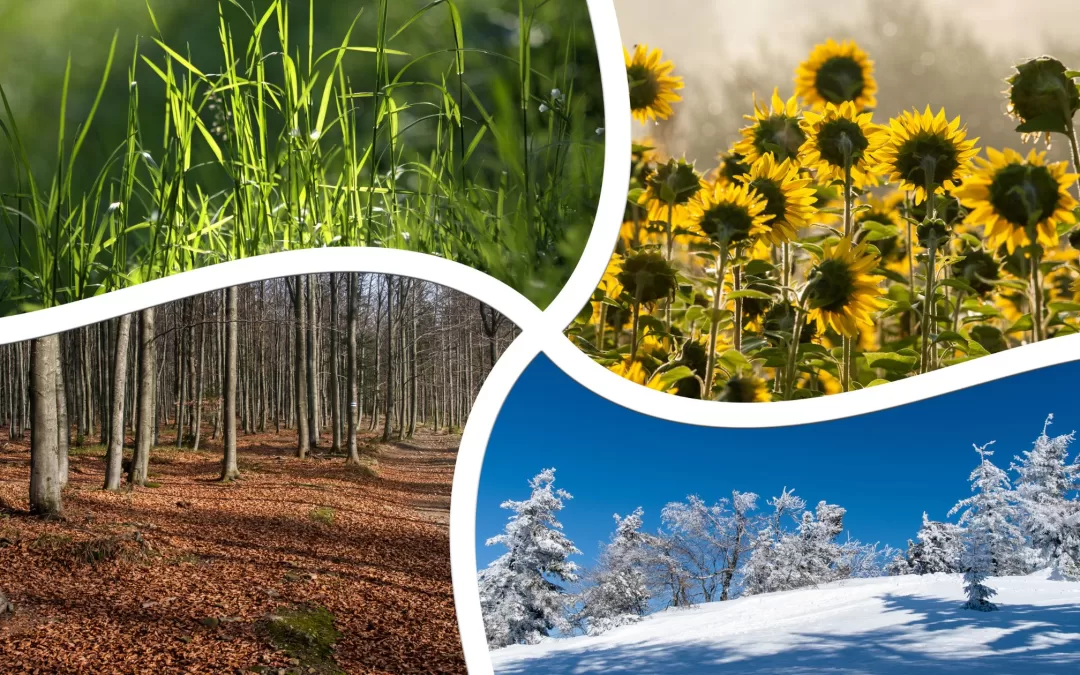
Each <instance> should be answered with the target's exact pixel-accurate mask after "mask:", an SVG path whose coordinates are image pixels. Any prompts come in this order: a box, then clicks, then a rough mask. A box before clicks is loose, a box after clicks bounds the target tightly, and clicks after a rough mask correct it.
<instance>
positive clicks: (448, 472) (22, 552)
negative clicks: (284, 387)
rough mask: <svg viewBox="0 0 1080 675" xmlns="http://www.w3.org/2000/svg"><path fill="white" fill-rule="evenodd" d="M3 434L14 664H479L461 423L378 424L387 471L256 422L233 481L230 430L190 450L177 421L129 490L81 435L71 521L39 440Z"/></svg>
mask: <svg viewBox="0 0 1080 675" xmlns="http://www.w3.org/2000/svg"><path fill="white" fill-rule="evenodd" d="M0 433H2V435H0V439H2V440H0V593H3V594H5V595H6V596H7V597H8V599H9V600H10V602H11V603H12V604H13V605H14V607H15V611H14V613H7V614H0V664H2V665H0V671H3V672H4V673H20V672H27V673H88V672H93V673H151V672H152V673H229V672H232V673H240V672H263V673H288V674H293V673H296V674H299V673H315V674H320V675H327V674H332V673H341V672H345V673H394V674H398V673H464V672H465V664H464V660H463V656H462V653H461V642H460V638H459V635H458V629H457V620H456V617H455V614H454V599H453V593H452V587H451V580H450V540H449V512H450V486H451V480H452V477H453V472H454V461H455V458H456V454H457V445H458V440H459V437H458V436H452V435H441V434H440V435H432V434H429V433H425V432H422V431H418V433H417V436H416V438H414V439H412V440H409V441H404V442H400V443H389V444H379V443H378V442H377V439H376V438H375V437H372V436H366V437H364V438H362V439H361V441H362V443H363V446H362V447H363V450H364V453H365V457H366V458H367V459H368V461H370V460H371V458H376V459H375V462H377V463H376V464H375V468H376V471H377V476H372V475H371V474H372V472H371V470H370V469H368V468H366V467H365V468H356V467H347V466H346V465H345V463H344V460H343V459H342V458H340V457H334V458H326V457H325V456H323V457H321V458H320V457H319V456H316V457H314V458H309V459H306V460H300V459H296V458H295V457H293V448H294V447H295V437H294V436H292V435H289V434H282V435H280V436H275V435H273V434H260V435H249V436H244V435H242V434H241V435H240V436H239V438H238V446H239V447H238V457H239V464H240V470H241V473H242V478H241V479H239V480H237V481H235V482H233V483H229V484H223V483H221V482H219V481H218V480H217V478H218V475H219V472H220V466H221V444H220V441H217V442H211V443H210V445H209V447H208V448H207V449H206V450H200V451H198V452H193V451H191V450H176V449H174V448H171V447H169V443H168V441H169V438H168V436H167V435H165V434H164V433H163V435H162V438H161V439H160V440H161V442H162V447H158V448H155V449H154V450H153V452H152V454H151V460H150V478H149V480H150V481H151V483H150V484H151V485H153V486H154V487H147V488H140V489H138V490H135V491H134V492H132V491H128V490H125V491H122V492H119V493H110V492H106V491H103V490H102V489H101V486H102V483H103V480H104V461H103V457H104V450H103V448H101V446H96V447H87V448H72V453H71V471H70V484H69V487H68V488H67V489H66V490H65V493H64V512H65V514H64V519H63V520H60V521H56V522H42V521H40V520H38V519H36V518H32V517H30V516H29V515H28V513H27V509H28V501H27V489H28V488H27V486H28V480H29V449H28V447H27V445H26V443H16V442H11V441H8V440H7V433H6V430H4V431H3V432H0ZM322 445H323V446H324V447H325V446H328V445H329V440H328V439H325V440H324V441H323V443H322ZM316 452H317V453H318V452H319V451H316ZM323 452H325V450H323Z"/></svg>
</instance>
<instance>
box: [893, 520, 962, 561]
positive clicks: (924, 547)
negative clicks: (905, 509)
mask: <svg viewBox="0 0 1080 675" xmlns="http://www.w3.org/2000/svg"><path fill="white" fill-rule="evenodd" d="M963 536H964V528H962V527H960V526H959V525H956V524H954V523H946V522H941V521H938V520H930V517H929V516H927V514H926V512H925V511H924V512H923V515H922V527H920V528H919V533H918V534H917V535H916V540H915V541H914V542H912V541H909V542H908V554H907V562H908V565H909V567H910V570H909V572H907V573H909V574H936V573H938V572H942V573H946V574H952V573H955V572H959V571H961V570H960V556H961V555H962V554H963V551H964V542H963Z"/></svg>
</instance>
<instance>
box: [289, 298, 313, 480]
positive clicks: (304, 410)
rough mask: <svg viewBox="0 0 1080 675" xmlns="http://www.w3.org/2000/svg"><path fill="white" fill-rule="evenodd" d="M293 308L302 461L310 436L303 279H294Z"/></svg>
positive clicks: (298, 422)
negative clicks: (294, 314) (294, 313)
mask: <svg viewBox="0 0 1080 675" xmlns="http://www.w3.org/2000/svg"><path fill="white" fill-rule="evenodd" d="M293 306H294V308H295V310H296V349H295V354H294V357H295V360H296V364H295V366H296V368H295V369H296V396H295V399H296V436H297V441H296V456H297V457H299V458H300V459H304V458H305V457H307V456H308V451H309V450H310V449H311V436H309V435H308V391H307V389H308V386H307V383H308V374H307V363H308V360H307V330H305V328H304V324H305V322H306V312H305V311H304V278H303V277H296V292H295V293H294V294H293Z"/></svg>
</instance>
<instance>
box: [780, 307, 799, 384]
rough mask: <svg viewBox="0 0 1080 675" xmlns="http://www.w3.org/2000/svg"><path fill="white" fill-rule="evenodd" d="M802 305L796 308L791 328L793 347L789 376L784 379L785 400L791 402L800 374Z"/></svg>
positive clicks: (787, 366)
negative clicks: (797, 377) (797, 373)
mask: <svg viewBox="0 0 1080 675" xmlns="http://www.w3.org/2000/svg"><path fill="white" fill-rule="evenodd" d="M800 305H801V303H799V304H797V305H796V306H795V324H794V325H793V326H792V328H791V347H790V349H789V351H788V362H787V365H786V370H787V374H786V375H785V377H784V399H786V400H788V401H790V400H791V397H792V396H793V395H794V394H795V373H796V372H798V363H797V361H798V358H799V342H800V341H801V340H802V328H803V310H802V307H801V306H800Z"/></svg>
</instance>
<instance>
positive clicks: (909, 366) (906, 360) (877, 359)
mask: <svg viewBox="0 0 1080 675" xmlns="http://www.w3.org/2000/svg"><path fill="white" fill-rule="evenodd" d="M862 356H863V358H865V359H866V365H867V366H868V367H870V368H882V369H884V370H888V371H889V372H893V373H898V374H902V373H909V372H911V371H912V370H914V369H915V367H916V366H918V365H919V358H918V357H916V356H905V355H903V354H898V353H896V352H866V353H865V354H863V355H862Z"/></svg>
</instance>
